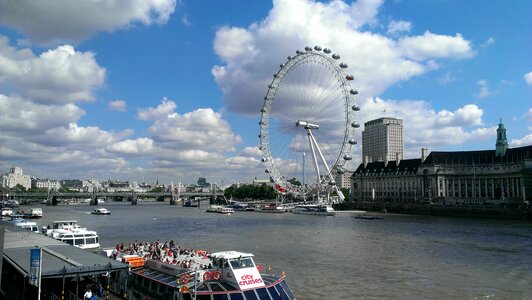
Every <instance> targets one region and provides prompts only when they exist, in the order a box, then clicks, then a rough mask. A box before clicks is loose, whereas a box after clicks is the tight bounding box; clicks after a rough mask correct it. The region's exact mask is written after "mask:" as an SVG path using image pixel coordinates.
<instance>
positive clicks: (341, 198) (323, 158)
mask: <svg viewBox="0 0 532 300" xmlns="http://www.w3.org/2000/svg"><path fill="white" fill-rule="evenodd" d="M307 130H308V133H309V139H311V140H312V142H313V144H314V145H315V146H316V149H318V153H319V155H320V158H321V161H322V162H323V165H324V166H325V169H326V170H327V177H329V178H331V177H332V175H331V169H329V165H327V162H326V161H325V157H324V156H323V153H322V152H321V149H320V147H319V146H318V142H317V141H316V139H315V138H314V135H313V134H312V132H311V131H310V129H307ZM312 150H313V152H314V148H313V149H312ZM312 154H313V155H314V153H312ZM314 158H315V159H316V156H314ZM316 167H317V162H316ZM318 178H319V176H318ZM331 179H332V178H331ZM334 190H335V191H336V193H337V194H338V198H340V200H342V201H344V199H345V197H344V194H343V193H342V191H340V190H339V189H338V186H337V185H336V183H334Z"/></svg>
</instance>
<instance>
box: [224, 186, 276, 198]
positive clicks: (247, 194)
mask: <svg viewBox="0 0 532 300" xmlns="http://www.w3.org/2000/svg"><path fill="white" fill-rule="evenodd" d="M224 195H225V197H226V198H231V197H233V198H236V199H260V200H264V199H273V198H275V196H276V192H275V190H274V189H273V187H271V186H269V185H267V184H265V183H263V184H262V185H253V184H244V185H241V186H240V187H238V188H237V187H236V186H234V185H232V186H230V187H228V188H226V189H225V191H224Z"/></svg>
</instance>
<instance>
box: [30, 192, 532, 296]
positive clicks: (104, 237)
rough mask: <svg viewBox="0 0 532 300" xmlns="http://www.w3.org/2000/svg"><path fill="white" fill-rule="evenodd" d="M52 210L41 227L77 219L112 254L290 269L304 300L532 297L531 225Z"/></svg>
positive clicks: (149, 208)
mask: <svg viewBox="0 0 532 300" xmlns="http://www.w3.org/2000/svg"><path fill="white" fill-rule="evenodd" d="M103 206H104V207H106V208H107V209H109V210H110V211H111V215H110V216H98V215H91V214H90V212H91V211H92V210H93V209H94V206H88V205H86V204H85V205H69V206H56V207H50V206H43V218H42V219H39V220H37V223H38V224H39V225H40V226H44V225H48V224H49V223H51V222H52V221H54V220H70V219H74V220H78V223H79V224H80V225H81V226H82V227H87V228H88V229H91V230H96V231H97V232H98V235H99V236H100V244H101V245H102V247H103V248H111V247H114V246H115V245H116V244H118V243H122V242H124V243H127V242H130V241H134V240H138V241H155V240H159V241H170V240H174V241H175V242H177V244H178V245H180V246H181V247H185V248H194V249H205V250H209V251H211V252H215V251H223V250H237V251H241V252H250V253H253V254H255V261H256V262H258V263H262V264H263V265H265V266H271V269H272V272H274V273H277V274H278V273H280V272H281V271H284V272H286V276H287V281H288V284H289V286H290V287H291V288H292V290H293V292H294V293H295V294H296V296H297V298H298V299H300V300H318V299H428V298H432V299H488V298H490V299H532V285H531V283H532V223H529V222H525V221H509V220H487V219H462V218H444V217H430V216H411V215H390V214H388V215H385V216H384V219H381V220H363V219H355V218H354V214H352V213H349V212H338V213H337V215H336V216H334V217H325V216H306V215H293V214H289V213H286V214H267V213H257V212H236V213H235V214H234V215H229V216H227V215H219V214H212V213H205V208H206V205H205V206H202V207H200V208H192V207H187V208H185V207H181V206H170V205H169V204H168V203H160V202H139V204H138V205H136V206H133V205H131V204H130V203H128V202H123V203H121V202H116V203H106V204H105V205H103Z"/></svg>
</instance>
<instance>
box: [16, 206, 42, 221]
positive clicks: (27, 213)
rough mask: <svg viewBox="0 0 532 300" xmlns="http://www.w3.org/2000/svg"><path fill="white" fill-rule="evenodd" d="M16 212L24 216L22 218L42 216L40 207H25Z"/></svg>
mask: <svg viewBox="0 0 532 300" xmlns="http://www.w3.org/2000/svg"><path fill="white" fill-rule="evenodd" d="M17 214H19V215H22V216H24V218H32V219H35V218H42V208H39V207H37V208H26V209H22V210H19V211H18V212H17Z"/></svg>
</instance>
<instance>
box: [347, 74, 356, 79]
mask: <svg viewBox="0 0 532 300" xmlns="http://www.w3.org/2000/svg"><path fill="white" fill-rule="evenodd" d="M345 79H347V80H353V79H355V77H354V76H353V75H351V74H349V75H347V76H345Z"/></svg>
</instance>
